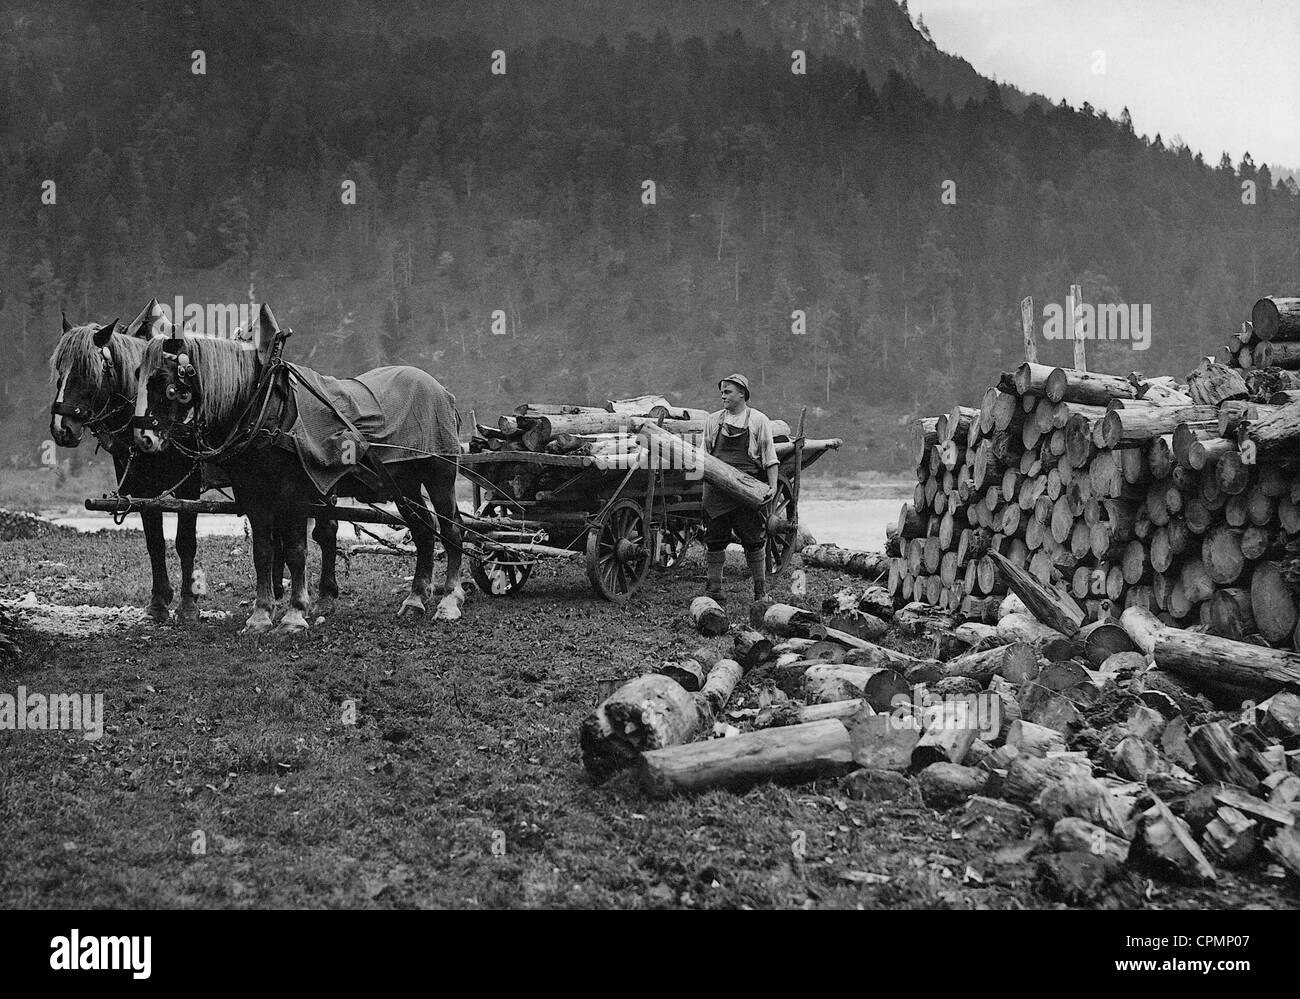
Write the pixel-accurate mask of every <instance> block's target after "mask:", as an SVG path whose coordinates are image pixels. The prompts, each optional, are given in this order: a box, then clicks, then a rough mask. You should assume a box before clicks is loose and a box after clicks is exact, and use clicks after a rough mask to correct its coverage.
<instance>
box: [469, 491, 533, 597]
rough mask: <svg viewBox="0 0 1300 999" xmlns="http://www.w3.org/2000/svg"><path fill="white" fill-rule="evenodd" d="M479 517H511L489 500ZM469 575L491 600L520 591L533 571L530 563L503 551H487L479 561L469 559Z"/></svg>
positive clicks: (503, 507) (503, 506)
mask: <svg viewBox="0 0 1300 999" xmlns="http://www.w3.org/2000/svg"><path fill="white" fill-rule="evenodd" d="M478 513H479V516H480V517H510V516H515V514H514V513H513V511H511V509H510V507H509V505H508V504H505V503H498V502H494V501H492V500H489V501H488V502H486V503H484V504H483V506H482V508H481V509H480V510H479V512H478ZM469 571H470V575H471V576H473V577H474V582H475V583H477V584H478V588H479V589H480V590H482V591H483V592H484V593H486V594H487V595H488V596H491V597H508V596H510V595H511V594H512V593H517V592H518V591H519V590H521V589H523V587H524V583H526V582H528V577H529V575H530V574H531V573H532V571H533V565H532V563H531V562H528V561H524V560H522V559H521V557H520V556H518V555H515V554H513V553H512V552H508V551H505V550H490V551H487V552H486V553H485V554H484V555H483V556H482V557H481V558H475V557H473V556H471V557H470V559H469Z"/></svg>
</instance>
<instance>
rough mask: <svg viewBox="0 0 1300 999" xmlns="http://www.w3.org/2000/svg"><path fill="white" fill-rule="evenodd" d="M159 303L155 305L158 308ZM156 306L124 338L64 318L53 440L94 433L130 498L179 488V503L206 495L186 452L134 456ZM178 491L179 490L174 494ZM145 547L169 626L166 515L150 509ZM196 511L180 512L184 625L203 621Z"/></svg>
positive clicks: (53, 358)
mask: <svg viewBox="0 0 1300 999" xmlns="http://www.w3.org/2000/svg"><path fill="white" fill-rule="evenodd" d="M154 304H155V303H150V305H151V306H152V305H154ZM149 312H150V306H146V307H145V310H144V312H142V313H141V314H140V316H139V317H137V318H136V321H135V322H134V323H132V324H131V325H130V326H129V327H127V328H126V332H125V333H121V332H118V325H117V320H114V321H113V322H111V323H106V324H105V325H103V326H100V325H98V324H96V323H89V324H87V325H84V326H73V325H71V324H70V323H69V322H68V320H67V317H64V320H63V335H62V336H61V337H60V338H59V342H58V345H57V346H56V347H55V348H54V353H53V354H51V355H50V381H51V382H52V383H53V385H54V386H55V391H56V395H55V398H54V403H53V404H52V405H51V406H50V414H51V415H50V436H51V437H52V438H53V440H54V443H55V444H57V445H58V446H59V447H76V446H77V445H79V444H80V443H81V439H82V436H83V434H84V432H85V431H86V430H89V431H90V432H91V433H92V434H94V435H95V436H96V437H97V438H98V440H99V444H100V446H101V447H103V448H104V450H106V451H108V452H109V454H110V455H112V458H113V469H114V471H115V472H116V473H117V480H118V483H119V486H118V488H119V491H120V492H121V493H122V494H123V495H128V496H139V497H154V496H157V495H158V494H159V493H161V492H163V491H164V490H167V489H171V490H172V492H173V494H174V495H175V496H176V497H177V498H178V499H198V498H199V493H200V492H201V490H202V484H201V476H200V474H199V469H198V468H197V467H196V466H195V465H194V464H193V462H190V461H188V460H186V459H185V458H183V457H182V456H181V455H179V454H164V455H158V456H154V457H148V458H140V457H133V456H132V454H131V415H132V413H133V412H134V410H135V396H136V370H137V369H138V367H139V365H140V361H141V360H142V359H143V358H144V352H145V345H146V343H147V341H148V338H149V336H150V335H151V334H150V326H151V319H148V318H147V314H148V313H149ZM173 487H174V488H173ZM140 519H141V521H143V523H144V538H145V544H146V546H147V547H148V549H149V563H150V566H151V568H152V570H153V589H152V594H151V597H150V600H149V604H148V608H147V609H148V614H149V617H151V618H152V619H153V620H154V621H159V622H161V621H166V620H168V618H169V617H170V614H171V612H170V611H169V610H168V606H169V605H170V604H171V602H172V598H173V597H174V596H175V593H174V591H173V590H172V585H171V580H170V579H169V578H168V575H167V542H166V540H165V539H164V537H163V519H162V514H161V513H159V512H158V511H156V510H152V511H142V512H141V513H140ZM196 520H197V515H196V514H193V513H180V514H177V522H176V554H177V555H178V556H179V557H180V561H181V605H180V609H179V610H178V611H177V619H178V620H180V621H195V620H197V619H198V617H199V594H196V593H195V592H194V555H195V552H196V551H197V548H198V545H197V541H196V540H195V531H194V526H195V521H196Z"/></svg>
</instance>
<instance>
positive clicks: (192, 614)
mask: <svg viewBox="0 0 1300 999" xmlns="http://www.w3.org/2000/svg"><path fill="white" fill-rule="evenodd" d="M202 616H203V615H202V612H201V611H200V610H199V605H198V604H197V603H196V602H195V601H193V600H185V601H182V602H181V606H180V609H179V610H177V611H176V623H177V624H193V623H195V622H197V621H198V620H200V619H201V618H202Z"/></svg>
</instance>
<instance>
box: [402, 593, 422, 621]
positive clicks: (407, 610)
mask: <svg viewBox="0 0 1300 999" xmlns="http://www.w3.org/2000/svg"><path fill="white" fill-rule="evenodd" d="M424 614H425V609H424V601H423V600H421V599H420V598H419V597H417V596H416V595H415V594H411V595H410V596H409V597H407V598H406V599H405V600H403V601H402V606H401V607H399V608H398V609H397V616H398V617H411V618H414V617H423V616H424Z"/></svg>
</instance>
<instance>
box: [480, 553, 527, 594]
mask: <svg viewBox="0 0 1300 999" xmlns="http://www.w3.org/2000/svg"><path fill="white" fill-rule="evenodd" d="M469 571H470V575H472V576H473V577H474V582H476V583H477V584H478V588H479V589H480V590H482V591H483V592H484V593H486V594H487V595H488V596H491V597H508V596H510V594H512V593H516V592H518V591H519V590H522V589H523V587H524V583H526V582H528V577H529V575H530V574H531V573H532V571H533V565H532V563H531V562H521V561H519V556H517V555H514V554H512V553H511V552H505V551H501V552H496V551H493V552H488V553H487V554H485V555H484V556H483V557H482V558H471V559H470V560H469Z"/></svg>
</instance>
